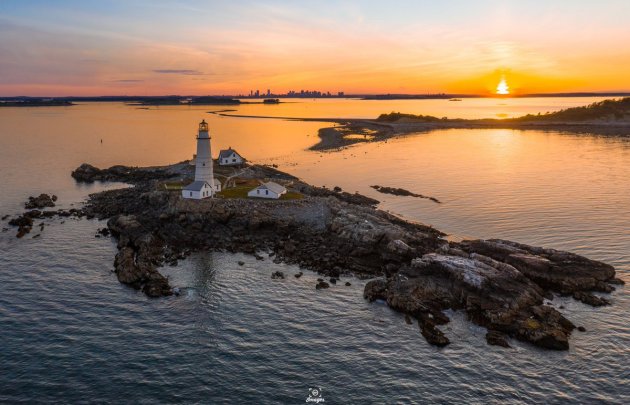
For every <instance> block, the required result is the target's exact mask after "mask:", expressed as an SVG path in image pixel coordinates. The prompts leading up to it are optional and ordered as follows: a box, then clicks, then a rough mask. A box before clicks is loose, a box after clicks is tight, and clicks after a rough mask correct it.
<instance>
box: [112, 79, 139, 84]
mask: <svg viewBox="0 0 630 405" xmlns="http://www.w3.org/2000/svg"><path fill="white" fill-rule="evenodd" d="M143 81H144V80H138V79H120V80H112V82H114V83H139V82H143Z"/></svg>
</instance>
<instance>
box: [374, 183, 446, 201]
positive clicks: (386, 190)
mask: <svg viewBox="0 0 630 405" xmlns="http://www.w3.org/2000/svg"><path fill="white" fill-rule="evenodd" d="M370 187H372V188H373V189H374V190H376V191H378V192H379V193H383V194H391V195H398V196H403V197H416V198H426V199H427V200H431V201H433V202H435V203H438V204H441V203H442V202H441V201H440V200H438V199H437V198H435V197H429V196H426V195H422V194H417V193H413V192H411V191H409V190H405V189H404V188H398V187H385V186H378V185H376V186H370Z"/></svg>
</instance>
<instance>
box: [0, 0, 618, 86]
mask: <svg viewBox="0 0 630 405" xmlns="http://www.w3.org/2000/svg"><path fill="white" fill-rule="evenodd" d="M629 17H630V1H628V0H598V1H595V0H511V1H510V0H476V1H471V0H440V1H436V0H431V1H419V0H415V1H395V0H390V1H325V0H319V1H279V0H278V1H229V2H228V1H187V0H186V1H185V0H181V1H176V0H163V1H159V0H151V1H149V0H138V1H133V0H128V1H106V0H102V1H70V0H68V1H61V0H59V1H45V0H41V1H35V0H30V1H29V0H0V96H15V95H49V96H52V95H55V96H62V95H122V94H130V95H131V94H132V95H158V94H239V93H248V92H249V90H251V89H254V90H256V89H260V90H261V91H266V89H267V88H270V89H271V90H272V91H276V92H285V91H287V90H291V89H294V90H300V89H318V90H323V91H331V92H333V91H334V92H336V91H345V92H346V93H427V92H431V93H435V92H450V93H453V92H454V93H487V92H491V91H494V89H495V88H496V85H497V83H498V82H499V80H500V78H501V76H505V77H506V79H507V82H508V85H509V86H510V88H511V90H512V91H513V92H516V93H532V92H560V91H630V73H629V72H630V45H628V40H630V23H628V18H629Z"/></svg>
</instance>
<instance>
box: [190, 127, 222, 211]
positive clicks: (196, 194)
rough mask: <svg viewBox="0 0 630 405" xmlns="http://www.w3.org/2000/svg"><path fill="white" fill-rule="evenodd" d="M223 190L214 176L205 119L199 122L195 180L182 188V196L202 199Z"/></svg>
mask: <svg viewBox="0 0 630 405" xmlns="http://www.w3.org/2000/svg"><path fill="white" fill-rule="evenodd" d="M219 191H221V182H220V181H219V180H218V179H215V178H214V173H213V167H212V151H211V149H210V135H209V134H208V124H207V123H206V121H205V120H203V121H201V123H200V124H199V132H198V134H197V155H196V157H195V181H193V182H192V183H190V184H189V185H187V186H186V187H184V188H182V197H184V198H192V199H194V200H200V199H202V198H209V197H212V196H213V195H214V194H216V193H218V192H219Z"/></svg>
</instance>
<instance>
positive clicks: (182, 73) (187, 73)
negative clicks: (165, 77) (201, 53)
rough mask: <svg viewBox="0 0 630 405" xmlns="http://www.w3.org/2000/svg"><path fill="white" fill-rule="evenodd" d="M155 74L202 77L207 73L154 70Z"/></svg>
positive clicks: (188, 70)
mask: <svg viewBox="0 0 630 405" xmlns="http://www.w3.org/2000/svg"><path fill="white" fill-rule="evenodd" d="M153 73H163V74H174V75H186V76H201V75H205V74H207V73H203V72H200V71H198V70H193V69H153Z"/></svg>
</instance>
